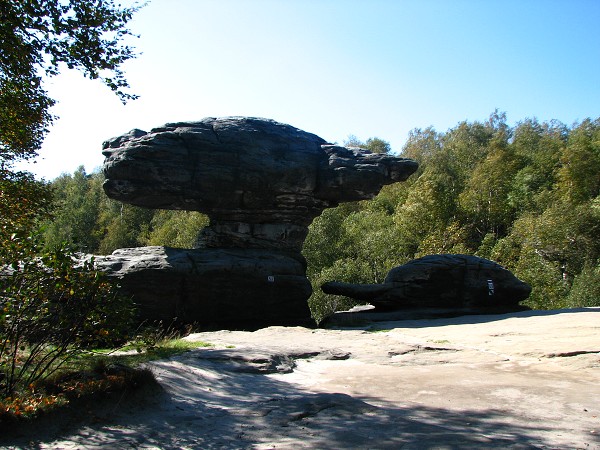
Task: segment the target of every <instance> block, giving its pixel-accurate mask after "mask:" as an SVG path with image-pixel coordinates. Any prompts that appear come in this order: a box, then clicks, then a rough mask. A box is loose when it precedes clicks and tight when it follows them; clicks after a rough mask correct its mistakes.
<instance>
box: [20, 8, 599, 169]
mask: <svg viewBox="0 0 600 450" xmlns="http://www.w3.org/2000/svg"><path fill="white" fill-rule="evenodd" d="M125 3H126V2H125ZM599 24H600V1H597V0H562V1H558V0H554V1H553V0H546V1H541V0H539V1H536V0H519V1H510V0H506V1H495V0H486V1H481V0H445V1H442V0H411V1H408V0H407V1H402V0H151V1H150V3H149V4H148V5H147V6H146V7H145V8H143V9H142V10H141V11H140V12H139V13H138V14H137V15H136V17H135V18H134V20H133V21H132V22H131V28H132V30H133V31H134V32H135V33H138V34H140V35H141V37H140V38H139V39H137V40H135V42H134V45H135V46H136V48H137V50H138V51H139V52H140V53H141V54H140V55H139V56H138V58H136V59H135V60H132V61H130V62H128V63H127V64H126V65H125V66H124V69H125V71H126V74H127V78H128V80H129V82H130V84H131V86H132V92H133V93H136V94H138V95H140V98H139V99H138V100H136V101H134V102H130V103H129V104H127V105H125V106H123V105H122V104H121V103H120V102H119V100H118V99H117V98H116V97H115V96H114V95H113V94H112V93H111V92H110V91H109V90H108V89H107V88H105V87H103V86H102V85H101V84H100V83H98V82H94V81H89V80H85V79H84V78H83V77H82V76H81V75H79V74H78V73H76V72H73V73H70V72H68V71H65V72H64V73H63V74H62V75H60V76H59V77H56V78H54V79H52V80H50V81H49V82H48V84H47V85H46V86H47V88H48V91H49V93H50V95H51V96H52V97H53V98H55V99H56V100H58V104H57V106H56V107H55V108H54V110H53V112H54V113H55V114H57V115H58V116H59V117H60V119H59V120H58V121H57V122H56V123H55V125H54V126H53V127H52V129H51V130H50V133H49V135H48V137H47V139H46V141H45V143H44V146H43V148H42V151H41V152H40V157H39V158H38V160H37V163H36V164H34V165H31V166H29V167H28V169H29V170H31V171H33V172H34V173H36V174H37V175H38V176H39V177H44V178H46V179H53V178H55V177H56V176H58V175H60V174H61V173H63V172H72V171H73V170H75V169H76V168H77V167H78V166H79V165H82V164H83V165H85V166H86V169H87V170H88V171H91V170H93V169H94V168H96V167H98V166H100V165H101V164H102V160H103V158H102V155H101V144H102V141H103V140H105V139H107V138H110V137H113V136H116V135H119V134H122V133H124V132H127V131H129V130H130V129H132V128H142V129H146V130H149V129H150V128H153V127H157V126H160V125H162V124H164V123H166V122H173V121H185V120H200V119H202V118H204V117H208V116H217V117H218V116H231V115H245V116H258V117H267V118H271V119H275V120H278V121H280V122H284V123H289V124H291V125H294V126H296V127H298V128H302V129H304V130H306V131H309V132H312V133H315V134H318V135H319V136H321V137H322V138H324V139H326V140H329V141H331V142H335V141H337V142H340V143H341V142H343V141H344V139H346V138H347V137H348V135H350V134H352V135H355V136H357V137H358V138H359V139H362V140H366V139H367V138H369V137H375V136H376V137H379V138H382V139H385V140H387V141H389V142H390V144H391V146H392V149H393V150H394V151H400V150H401V149H402V146H403V145H404V143H405V141H406V138H407V136H408V133H409V131H410V130H411V129H414V128H426V127H428V126H433V127H434V128H435V129H436V130H438V131H446V130H448V129H449V128H452V127H454V126H456V125H457V124H458V123H459V122H460V121H463V120H468V121H476V120H479V121H483V120H486V119H487V118H488V117H489V115H490V114H491V113H492V112H493V111H494V110H495V109H496V108H497V109H499V110H500V111H503V112H506V113H507V116H508V121H509V123H510V124H511V125H513V124H514V123H516V122H518V121H520V120H523V119H525V118H532V117H536V118H538V120H540V121H546V120H551V119H557V120H560V121H562V122H564V123H565V124H567V125H571V124H572V123H574V122H577V121H581V120H583V119H585V118H587V117H590V118H597V117H600V26H599Z"/></svg>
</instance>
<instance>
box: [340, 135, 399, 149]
mask: <svg viewBox="0 0 600 450" xmlns="http://www.w3.org/2000/svg"><path fill="white" fill-rule="evenodd" d="M344 145H345V146H346V147H358V148H364V149H366V150H369V151H370V152H372V153H389V152H390V151H391V150H392V147H391V146H390V143H389V142H387V141H384V140H383V139H380V138H378V137H371V138H369V139H367V140H366V142H363V141H361V140H359V139H358V138H357V137H356V136H354V135H353V134H351V135H350V136H348V138H347V139H346V140H345V141H344Z"/></svg>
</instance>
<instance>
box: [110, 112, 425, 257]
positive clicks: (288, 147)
mask: <svg viewBox="0 0 600 450" xmlns="http://www.w3.org/2000/svg"><path fill="white" fill-rule="evenodd" d="M103 154H104V155H105V156H106V160H105V162H104V167H103V169H104V174H105V176H106V182H105V184H104V190H105V192H106V194H107V195H108V196H109V197H111V198H114V199H116V200H119V201H122V202H125V203H130V204H132V205H137V206H142V207H147V208H160V209H184V210H194V211H201V212H203V213H206V214H207V215H208V216H209V217H210V226H209V227H208V228H207V229H206V230H205V232H204V234H203V235H202V237H201V239H200V245H201V246H204V247H213V248H276V249H291V250H294V251H297V252H299V251H300V250H301V249H302V244H303V242H304V239H305V238H306V234H307V232H308V225H310V223H311V222H312V220H313V219H314V218H315V217H316V216H318V215H320V214H321V212H322V211H323V209H325V208H330V207H334V206H337V205H338V204H339V203H340V202H347V201H354V200H364V199H370V198H372V197H374V196H375V195H376V194H377V193H378V192H379V191H380V189H381V188H382V187H383V186H384V185H386V184H390V183H394V182H396V181H403V180H406V178H408V176H410V175H411V174H412V173H413V172H414V171H415V170H416V169H417V163H416V162H414V161H412V160H409V159H404V158H398V157H395V156H391V155H382V154H372V153H370V152H368V151H366V150H362V149H357V148H345V147H340V146H336V145H331V144H328V143H327V142H326V141H325V140H323V139H321V138H320V137H318V136H316V135H314V134H311V133H307V132H305V131H302V130H299V129H297V128H294V127H292V126H290V125H285V124H282V123H278V122H275V121H273V120H267V119H257V118H248V117H226V118H207V119H204V120H201V121H200V122H189V123H171V124H167V125H165V126H163V127H160V128H155V129H153V130H151V131H150V132H149V133H147V132H145V131H141V130H134V131H132V132H130V133H128V134H125V135H123V136H120V137H117V138H114V139H111V140H108V141H106V142H105V143H104V151H103Z"/></svg>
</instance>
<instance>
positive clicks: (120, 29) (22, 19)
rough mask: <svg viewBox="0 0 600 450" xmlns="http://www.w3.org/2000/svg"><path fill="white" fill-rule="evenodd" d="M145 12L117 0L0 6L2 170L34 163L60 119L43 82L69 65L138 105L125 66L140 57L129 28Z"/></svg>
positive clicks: (1, 2) (5, 2) (35, 0)
mask: <svg viewBox="0 0 600 450" xmlns="http://www.w3.org/2000/svg"><path fill="white" fill-rule="evenodd" d="M140 7H141V6H138V5H134V6H132V7H130V8H123V7H121V6H120V5H119V4H115V3H114V2H113V0H103V1H98V2H90V1H89V0H70V1H69V2H64V1H60V0H0V50H1V51H0V164H1V165H3V166H7V165H12V164H13V163H14V161H16V160H18V159H29V158H32V157H34V156H36V154H37V151H38V149H39V148H40V146H41V144H42V141H43V139H44V136H45V134H46V132H47V130H48V127H49V126H50V125H51V123H52V122H53V120H54V117H53V116H52V114H51V113H50V108H51V107H52V105H53V104H54V103H55V101H54V100H53V99H51V98H50V97H48V94H47V92H46V91H45V90H44V87H43V76H46V77H51V76H54V75H57V74H58V73H59V72H60V70H61V68H62V67H63V66H66V67H67V68H69V69H77V70H80V71H81V72H83V74H84V75H85V76H86V77H88V78H90V79H100V80H101V81H102V82H103V83H104V84H105V85H107V86H108V87H109V88H110V89H111V90H112V91H114V92H115V93H116V94H117V95H118V96H119V98H120V99H121V100H122V101H123V102H125V101H127V100H129V99H133V98H135V96H134V95H131V94H129V93H127V92H126V89H127V88H128V87H129V85H128V83H127V81H126V79H125V77H124V74H123V72H122V70H121V69H120V65H121V64H122V63H123V62H125V61H127V60H128V59H130V58H132V57H134V56H135V55H134V51H133V49H132V47H130V46H128V45H124V44H123V42H124V40H125V39H126V38H127V36H131V32H130V30H129V29H128V28H127V27H126V25H127V23H128V22H129V20H130V19H131V18H132V16H133V14H134V13H135V12H136V11H137V10H138V9H139V8H140Z"/></svg>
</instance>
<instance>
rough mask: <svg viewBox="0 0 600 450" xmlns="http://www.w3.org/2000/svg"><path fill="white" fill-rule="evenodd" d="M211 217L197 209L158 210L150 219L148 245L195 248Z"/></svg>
mask: <svg viewBox="0 0 600 450" xmlns="http://www.w3.org/2000/svg"><path fill="white" fill-rule="evenodd" d="M208 222H209V219H208V216H206V215H205V214H202V213H199V212H197V211H166V210H161V211H156V212H155V213H154V217H152V220H151V221H150V229H151V231H150V232H149V234H148V240H147V244H148V245H166V246H169V247H177V248H194V247H196V245H197V241H198V235H199V234H200V231H201V230H202V229H203V228H204V227H205V226H207V225H208Z"/></svg>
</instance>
